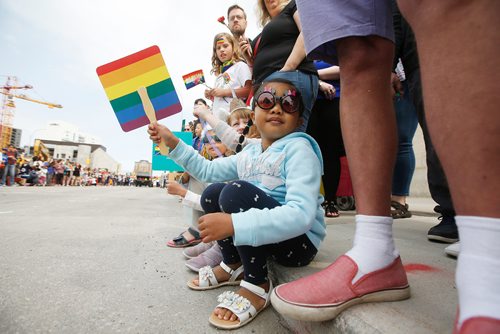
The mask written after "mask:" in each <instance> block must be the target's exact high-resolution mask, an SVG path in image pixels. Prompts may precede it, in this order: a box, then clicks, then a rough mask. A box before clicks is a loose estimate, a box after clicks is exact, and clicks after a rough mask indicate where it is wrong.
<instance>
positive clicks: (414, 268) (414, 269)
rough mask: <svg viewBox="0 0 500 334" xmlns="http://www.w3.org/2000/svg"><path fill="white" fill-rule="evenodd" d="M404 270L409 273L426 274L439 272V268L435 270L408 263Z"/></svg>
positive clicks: (422, 265) (424, 265)
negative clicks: (421, 272) (419, 272)
mask: <svg viewBox="0 0 500 334" xmlns="http://www.w3.org/2000/svg"><path fill="white" fill-rule="evenodd" d="M404 268H405V270H406V272H407V273H414V272H417V271H425V272H433V271H439V269H438V268H434V267H431V266H428V265H426V264H421V263H408V264H405V265H404Z"/></svg>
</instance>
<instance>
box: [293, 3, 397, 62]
mask: <svg viewBox="0 0 500 334" xmlns="http://www.w3.org/2000/svg"><path fill="white" fill-rule="evenodd" d="M296 2H297V9H298V12H299V16H300V22H301V25H302V32H303V35H304V43H305V47H306V52H307V55H308V56H309V57H310V58H312V59H321V60H324V61H326V62H329V63H331V64H338V61H337V52H336V50H335V41H336V40H338V39H341V38H345V37H353V36H372V35H375V36H380V37H383V38H386V39H389V40H391V41H394V28H393V25H392V6H391V2H390V1H389V0H296Z"/></svg>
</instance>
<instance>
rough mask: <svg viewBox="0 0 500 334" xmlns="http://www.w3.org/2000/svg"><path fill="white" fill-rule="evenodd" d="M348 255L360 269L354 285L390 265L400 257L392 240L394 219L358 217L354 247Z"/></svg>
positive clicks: (353, 281)
mask: <svg viewBox="0 0 500 334" xmlns="http://www.w3.org/2000/svg"><path fill="white" fill-rule="evenodd" d="M346 255H348V256H349V257H350V258H352V259H353V260H354V262H356V263H357V265H358V269H359V270H358V273H357V274H356V276H355V277H354V279H353V280H352V283H356V282H357V281H358V279H360V278H361V277H362V276H363V275H366V274H368V273H371V272H372V271H375V270H378V269H382V268H384V267H386V266H388V265H390V264H391V263H392V262H393V261H394V259H396V258H397V257H398V256H399V252H398V251H397V250H396V247H395V246H394V239H393V238H392V217H381V216H365V215H356V233H355V234H354V242H353V247H352V248H351V250H349V251H348V252H347V253H346Z"/></svg>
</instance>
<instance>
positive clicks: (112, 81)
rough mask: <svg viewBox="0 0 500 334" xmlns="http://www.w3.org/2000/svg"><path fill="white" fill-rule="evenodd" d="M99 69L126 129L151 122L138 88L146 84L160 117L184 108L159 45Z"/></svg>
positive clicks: (103, 84)
mask: <svg viewBox="0 0 500 334" xmlns="http://www.w3.org/2000/svg"><path fill="white" fill-rule="evenodd" d="M96 72H97V75H98V76H99V80H100V81H101V84H102V86H103V87H104V91H105V92H106V95H107V97H108V99H109V102H110V103H111V107H112V108H113V110H114V112H115V115H116V117H117V118H118V122H119V123H120V126H121V127H122V129H123V131H130V130H134V129H137V128H139V127H141V126H143V125H146V124H149V120H148V118H147V116H146V114H145V112H144V108H143V106H142V102H141V98H140V97H139V94H138V93H137V89H138V88H139V87H145V88H146V90H147V91H148V95H149V98H150V99H151V102H152V103H153V107H154V109H155V111H156V118H157V119H162V118H165V117H168V116H171V115H174V114H177V113H178V112H180V111H181V110H182V106H181V103H180V102H179V98H178V96H177V93H176V92H175V88H174V85H173V83H172V79H171V78H170V74H169V73H168V70H167V67H166V66H165V62H164V61H163V57H162V55H161V52H160V49H159V48H158V46H156V45H154V46H151V47H149V48H147V49H144V50H142V51H139V52H137V53H134V54H131V55H129V56H126V57H124V58H120V59H118V60H115V61H113V62H110V63H108V64H105V65H102V66H99V67H98V68H97V69H96Z"/></svg>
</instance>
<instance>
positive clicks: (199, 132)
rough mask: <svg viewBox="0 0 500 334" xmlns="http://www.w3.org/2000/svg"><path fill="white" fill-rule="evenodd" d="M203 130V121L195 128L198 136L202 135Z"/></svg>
mask: <svg viewBox="0 0 500 334" xmlns="http://www.w3.org/2000/svg"><path fill="white" fill-rule="evenodd" d="M202 131H203V127H202V126H201V123H198V124H196V128H194V135H195V136H196V137H200V136H201V132H202Z"/></svg>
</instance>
